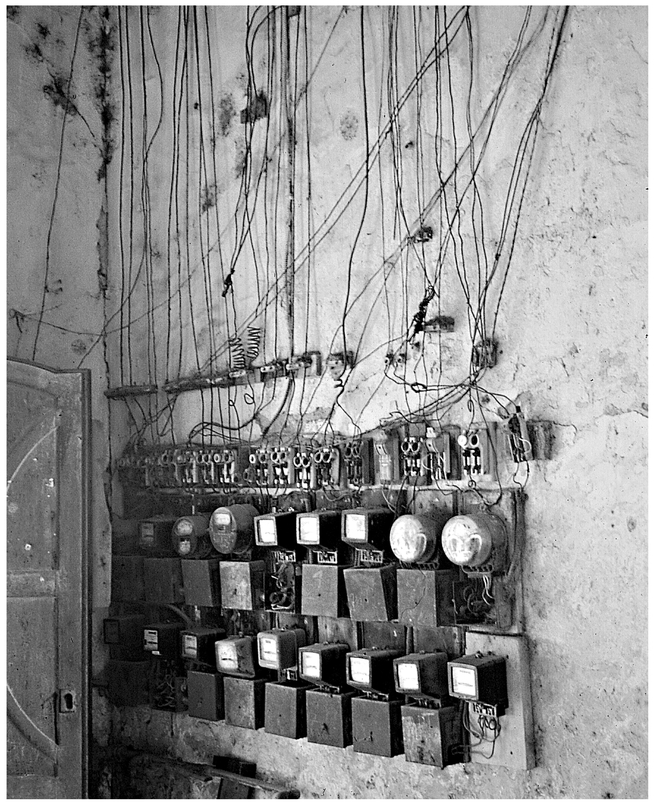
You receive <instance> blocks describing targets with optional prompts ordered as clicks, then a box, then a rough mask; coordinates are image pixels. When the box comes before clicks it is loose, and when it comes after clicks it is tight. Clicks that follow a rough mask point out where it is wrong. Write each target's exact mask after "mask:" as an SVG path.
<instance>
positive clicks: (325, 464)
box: [296, 446, 341, 489]
mask: <svg viewBox="0 0 654 804" xmlns="http://www.w3.org/2000/svg"><path fill="white" fill-rule="evenodd" d="M312 457H313V463H314V466H315V483H316V488H319V489H333V488H338V487H339V486H340V484H341V453H340V451H339V449H338V448H337V447H327V446H325V447H318V448H317V449H314V451H313V455H312ZM296 476H297V473H296Z"/></svg>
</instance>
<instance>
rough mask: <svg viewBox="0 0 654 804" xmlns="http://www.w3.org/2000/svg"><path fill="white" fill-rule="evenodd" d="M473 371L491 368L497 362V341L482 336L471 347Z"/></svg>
mask: <svg viewBox="0 0 654 804" xmlns="http://www.w3.org/2000/svg"><path fill="white" fill-rule="evenodd" d="M471 363H472V369H473V371H480V370H481V369H487V368H493V367H494V366H495V365H496V364H497V343H496V341H494V340H492V339H491V338H482V340H480V341H477V343H475V345H474V346H473V347H472V357H471Z"/></svg>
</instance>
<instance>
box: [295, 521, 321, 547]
mask: <svg viewBox="0 0 654 804" xmlns="http://www.w3.org/2000/svg"><path fill="white" fill-rule="evenodd" d="M298 541H299V542H300V543H301V544H318V542H319V541H320V522H319V520H318V518H317V517H315V516H301V517H300V538H299V539H298Z"/></svg>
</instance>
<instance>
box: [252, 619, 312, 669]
mask: <svg viewBox="0 0 654 804" xmlns="http://www.w3.org/2000/svg"><path fill="white" fill-rule="evenodd" d="M306 642H307V636H306V633H305V632H304V631H303V630H302V629H301V628H290V629H288V630H285V629H283V628H273V629H272V631H261V632H260V633H259V634H258V635H257V647H258V654H259V664H260V665H261V667H267V668H268V669H269V670H286V668H287V667H295V665H296V664H297V651H298V648H299V647H302V646H303V645H306Z"/></svg>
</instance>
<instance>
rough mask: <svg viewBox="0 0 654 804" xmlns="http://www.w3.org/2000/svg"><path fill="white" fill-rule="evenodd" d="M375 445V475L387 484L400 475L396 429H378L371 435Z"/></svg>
mask: <svg viewBox="0 0 654 804" xmlns="http://www.w3.org/2000/svg"><path fill="white" fill-rule="evenodd" d="M373 443H374V446H375V477H376V479H377V482H378V483H379V484H381V485H382V486H384V485H389V484H390V483H393V482H395V481H397V480H398V479H399V477H400V438H399V434H398V433H397V431H396V430H378V431H377V432H376V433H375V434H374V435H373Z"/></svg>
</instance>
